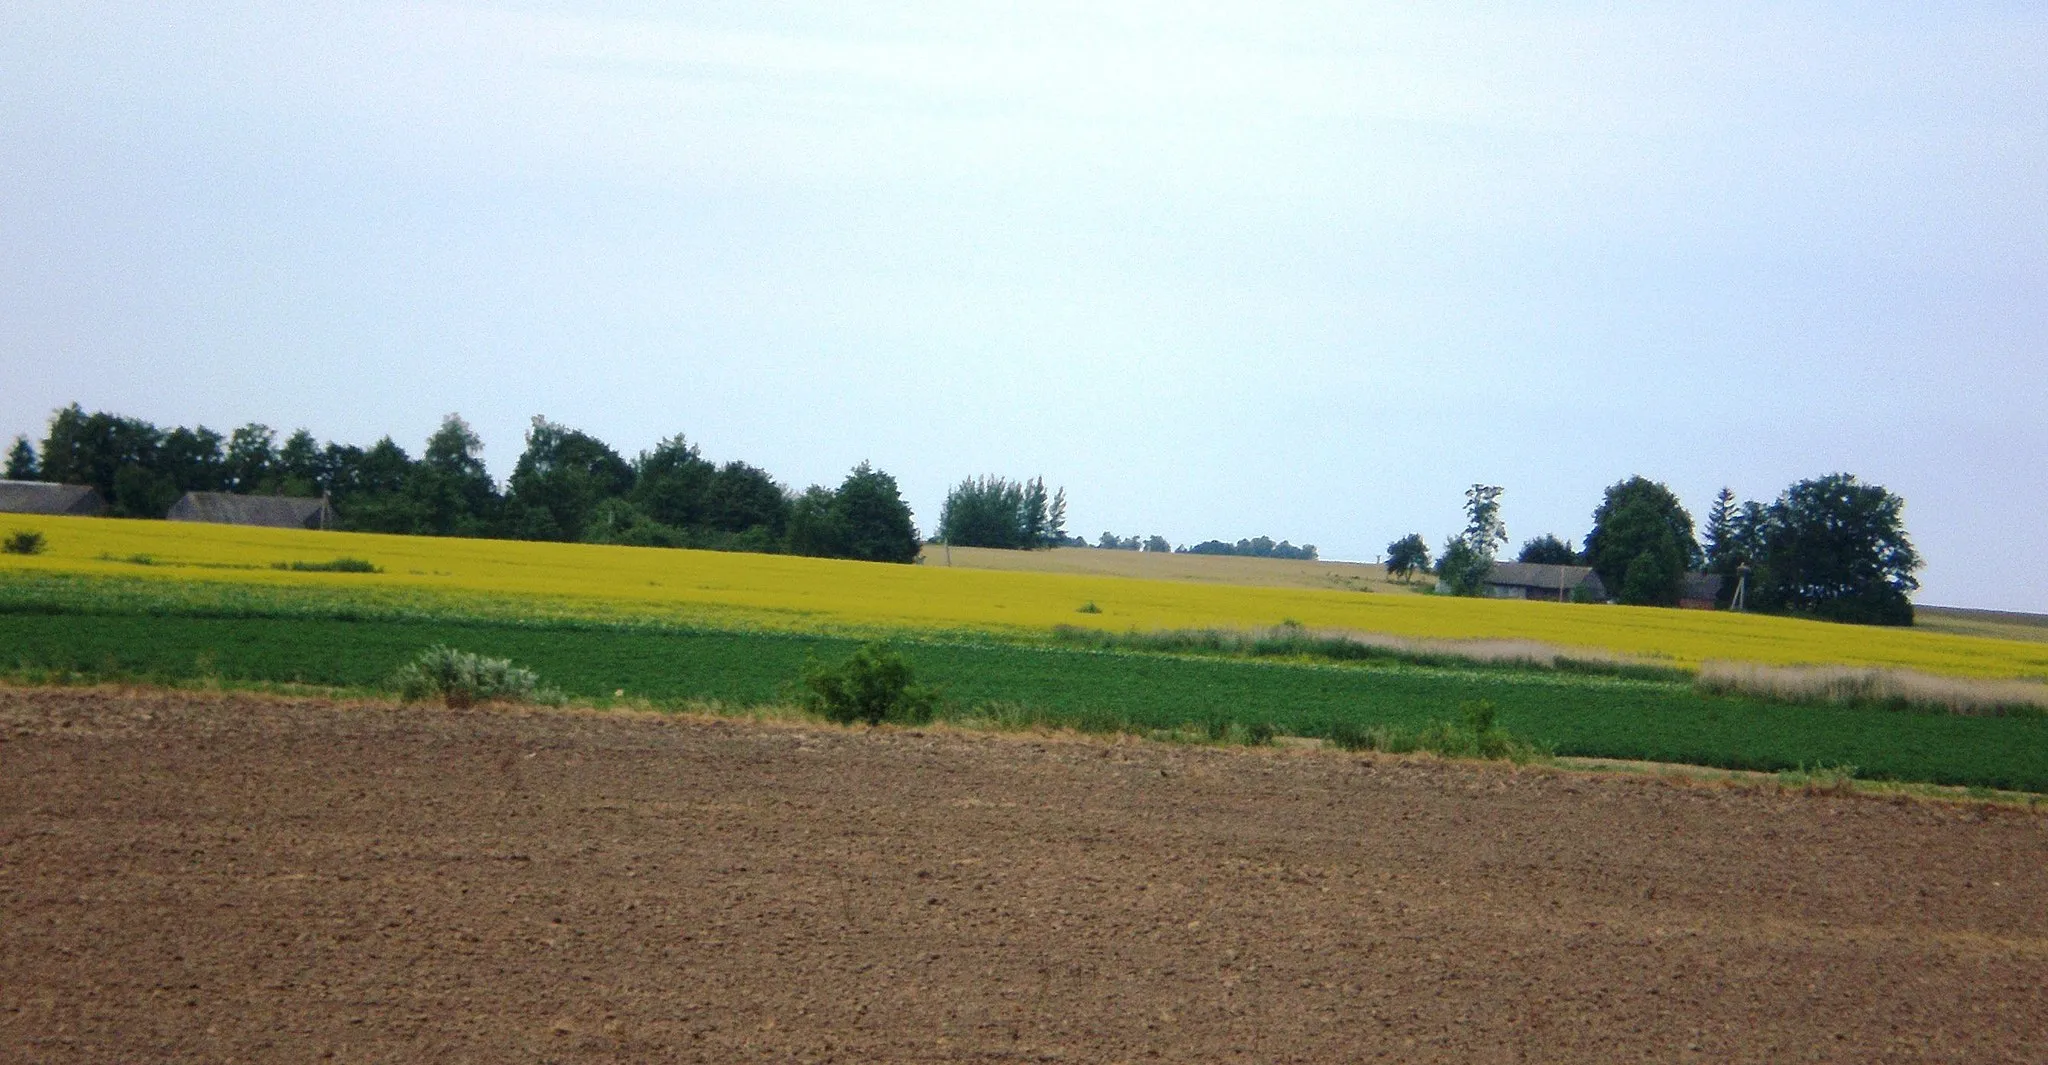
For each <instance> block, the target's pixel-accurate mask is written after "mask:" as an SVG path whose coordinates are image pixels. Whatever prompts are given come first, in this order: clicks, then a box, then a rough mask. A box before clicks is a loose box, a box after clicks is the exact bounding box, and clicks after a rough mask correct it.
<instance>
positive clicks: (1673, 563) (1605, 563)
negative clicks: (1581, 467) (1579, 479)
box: [1586, 476, 1700, 606]
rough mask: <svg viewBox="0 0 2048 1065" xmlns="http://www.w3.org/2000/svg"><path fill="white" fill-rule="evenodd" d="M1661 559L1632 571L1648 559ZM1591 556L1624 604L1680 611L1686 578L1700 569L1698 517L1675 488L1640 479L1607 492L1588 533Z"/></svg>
mask: <svg viewBox="0 0 2048 1065" xmlns="http://www.w3.org/2000/svg"><path fill="white" fill-rule="evenodd" d="M1646 553H1648V554H1652V555H1654V556H1656V557H1654V558H1652V559H1650V560H1649V561H1647V562H1645V563H1644V564H1643V565H1641V566H1637V567H1636V578H1635V580H1634V581H1633V582H1631V581H1630V579H1629V570H1630V567H1632V566H1635V564H1636V560H1637V559H1638V558H1640V557H1641V556H1643V555H1644V554H1646ZM1586 557H1587V559H1588V560H1590V562H1591V564H1592V567H1593V569H1594V571H1595V572H1597V573H1599V574H1600V580H1601V583H1603V584H1605V585H1606V586H1607V587H1608V588H1609V589H1611V590H1613V591H1614V592H1615V593H1616V594H1617V595H1618V596H1619V597H1620V599H1621V601H1622V602H1624V603H1632V604H1638V605H1649V606H1676V605H1678V594H1679V592H1680V591H1682V590H1683V589H1684V585H1685V573H1686V571H1687V570H1688V569H1691V568H1692V567H1693V566H1695V565H1697V564H1698V562H1699V558H1700V549H1699V545H1698V544H1697V543H1695V542H1694V541H1693V534H1692V515H1690V514H1688V513H1686V510H1685V507H1684V506H1682V505H1680V503H1679V502H1678V497H1677V496H1675V495H1673V494H1672V492H1671V489H1669V488H1666V487H1665V486H1663V485H1661V484H1658V483H1657V482H1655V481H1652V480H1649V479H1648V478H1645V477H1641V476H1636V477H1630V478H1629V479H1628V480H1626V481H1622V482H1619V483H1617V484H1615V485H1612V486H1610V487H1609V488H1608V489H1607V493H1606V495H1605V496H1604V497H1603V498H1602V499H1601V501H1600V506H1599V507H1598V508H1596V509H1595V510H1594V511H1593V531H1592V532H1589V533H1587V534H1586Z"/></svg>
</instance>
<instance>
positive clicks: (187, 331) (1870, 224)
mask: <svg viewBox="0 0 2048 1065" xmlns="http://www.w3.org/2000/svg"><path fill="white" fill-rule="evenodd" d="M1617 7H1618V6H1617V5H1611V4H1601V5H1585V6H1582V7H1573V6H1568V5H1548V4H1546V5H1527V6H1518V5H1484V6H1471V7H1463V8H1459V7H1452V6H1448V5H1431V6H1430V8H1429V10H1427V11H1426V12H1423V13H1417V12H1414V11H1411V10H1407V9H1405V8H1388V9H1384V10H1375V9H1372V8H1370V7H1367V6H1365V5H1360V4H1354V3H1342V4H1328V5H1318V4H1292V5H1276V4H1244V5H1218V6H1203V5H1188V4H1181V3H1173V4H1132V5H1105V4H1100V3H1089V4H1073V5H1057V4H1045V3H1033V4H1019V5H980V4H958V3H948V4H921V5H919V4H913V5H902V6H888V7H884V6H880V5H843V4H820V5H817V6H815V7H804V6H795V5H764V4H758V3H733V4H654V3H646V4H631V3H609V4H607V3H588V4H572V3H562V4H543V3H530V4H461V3H451V4H410V3H392V4H379V3H360V4H350V3H333V4H307V5H276V4H243V5H237V4H202V3H190V4H176V5H162V4H155V3H141V4H129V5H119V4H115V5H109V4H92V3H79V2H66V3H39V2H34V0H28V2H24V0H14V2H12V3H10V4H7V5H5V6H4V7H0V381H4V386H0V434H4V435H5V436H7V437H11V436H12V435H13V434H14V433H17V432H27V433H29V434H30V435H32V436H36V437H40V436H41V433H42V431H43V428H44V424H45V422H46V419H47V418H48V415H49V413H50V411H52V410H53V409H55V408H57V407H60V406H62V405H64V404H66V403H70V402H73V401H76V402H78V403H80V404H82V405H84V406H85V407H86V408H87V409H105V410H110V411H118V412H122V413H126V414H131V415H135V416H138V417H143V418H147V419H150V420H152V421H156V422H158V423H160V424H191V423H195V422H203V423H206V424H208V425H211V426H213V427H215V428H217V429H222V430H225V429H228V428H232V427H233V426H235V425H238V424H241V423H244V422H248V421H262V422H265V423H268V424H270V425H273V426H275V427H278V428H280V429H285V430H289V429H291V428H295V427H299V426H304V427H306V428H308V429H311V430H312V431H313V432H314V434H315V435H317V436H319V437H321V438H322V439H336V440H342V441H351V442H357V443H368V442H369V441H370V440H372V439H374V438H375V437H376V436H378V435H380V434H383V433H386V432H389V433H391V434H392V435H393V436H394V437H396V438H397V439H398V440H399V442H400V443H402V444H404V445H406V447H407V448H408V449H409V450H412V451H414V452H415V453H417V452H418V450H419V446H420V443H421V442H422V441H423V440H424V439H425V437H426V435H427V434H428V433H429V432H431V431H432V429H433V428H434V426H435V424H436V423H437V422H438V420H439V418H440V416H441V415H442V414H443V413H445V412H448V411H459V412H461V413H462V414H463V415H464V416H465V417H467V418H468V419H469V420H470V421H471V422H472V423H473V424H474V425H475V426H476V427H477V428H478V430H479V431H480V432H481V434H482V435H483V437H484V440H485V442H486V446H487V450H486V458H487V459H488V460H489V462H490V464H491V467H492V469H493V471H494V472H496V473H497V474H498V475H500V476H501V477H502V476H503V475H504V474H505V473H506V472H508V471H509V469H510V466H511V463H512V462H513V460H514V459H515V458H516V457H517V456H518V453H519V450H520V447H521V434H522V433H523V431H524V428H525V426H526V424H527V421H528V419H529V418H530V417H531V416H532V415H534V414H545V415H547V416H548V417H549V418H551V419H553V420H556V421H559V422H563V423H566V424H569V425H572V426H576V427H578V428H582V429H584V430H586V431H589V432H591V433H593V434H595V435H597V436H598V437H600V438H602V439H604V440H606V441H608V442H609V443H611V444H612V445H613V446H614V447H616V448H618V449H619V450H621V451H622V452H624V453H626V454H627V455H629V456H630V455H631V454H633V453H634V452H636V451H638V450H640V449H642V448H645V447H648V446H650V445H651V444H652V443H653V442H654V441H655V440H657V439H658V438H660V437H663V436H666V435H669V434H671V433H675V432H679V431H680V432H684V433H687V434H688V435H689V436H690V437H691V438H692V439H693V440H696V441H699V442H701V443H702V444H703V446H704V449H705V452H706V454H707V455H708V456H710V457H713V458H716V459H726V458H744V459H746V460H748V461H750V462H753V463H755V464H757V465H760V466H764V467H766V468H767V469H769V470H770V471H771V472H773V473H774V474H776V475H777V476H778V477H780V478H783V479H784V480H785V481H787V482H788V483H790V484H791V485H792V486H794V487H798V488H801V487H802V486H804V485H806V484H809V483H812V482H823V483H836V482H837V480H838V478H839V477H840V476H842V475H843V474H844V473H845V471H846V470H847V468H849V467H851V466H852V465H853V464H855V463H856V462H859V461H861V460H863V459H867V460H872V461H873V462H874V463H875V464H876V465H877V466H880V467H881V468H883V469H885V470H888V471H889V472H891V473H893V474H895V475H896V476H897V478H898V479H899V480H900V481H901V482H902V484H903V486H904V488H905V491H906V493H907V495H908V496H909V499H910V502H911V504H912V506H913V507H914V508H915V509H916V511H917V515H918V519H919V521H920V523H921V525H923V526H924V527H925V528H927V529H929V528H930V526H931V525H932V524H933V523H934V522H935V520H936V517H937V513H938V508H939V502H940V500H941V499H942V498H943V495H944V492H945V489H946V487H947V486H948V485H949V484H951V483H953V482H955V481H957V480H959V479H960V478H962V477H965V476H968V475H972V474H978V473H989V472H995V473H1003V474H1007V475H1010V476H1031V475H1036V474H1043V475H1044V476H1045V477H1046V479H1047V481H1048V482H1049V483H1053V484H1064V485H1066V486H1067V489H1068V494H1069V496H1070V498H1071V503H1072V508H1071V515H1070V517H1071V525H1072V527H1073V529H1074V531H1077V532H1080V533H1082V534H1084V535H1087V536H1089V537H1091V538H1092V537H1093V536H1094V535H1095V534H1096V533H1098V532H1100V531H1102V530H1103V529H1114V530H1116V531H1118V532H1123V533H1141V534H1149V533H1154V532H1157V533H1160V534H1163V535H1165V536H1166V537H1168V538H1169V539H1171V540H1174V541H1176V542H1183V543H1191V542H1194V541H1196V540H1200V539H1205V538H1209V537H1222V538H1225V539H1236V538H1238V537H1242V536H1252V535H1258V534H1262V533H1263V534H1267V535H1271V536H1273V537H1275V538H1276V539H1278V538H1282V537H1285V538H1287V539H1291V540H1294V541H1296V542H1303V541H1308V542H1313V543H1315V544H1318V545H1319V546H1320V547H1321V548H1322V550H1323V553H1324V555H1325V556H1326V557H1339V558H1357V559H1367V560H1370V559H1372V558H1374V557H1376V556H1377V555H1378V554H1379V553H1380V552H1381V551H1383V550H1384V547H1385V545H1386V544H1387V542H1388V541H1390V540H1392V539H1394V538H1396V537H1397V536H1400V535H1402V534H1404V533H1407V532H1411V531H1420V532H1422V533H1424V534H1425V535H1426V536H1427V537H1428V538H1429V540H1430V541H1431V542H1432V543H1433V544H1434V543H1440V542H1441V541H1442V539H1443V538H1444V536H1445V535H1447V534H1449V533H1450V532H1452V531H1454V530H1455V529H1456V528H1457V527H1458V526H1459V524H1460V514H1459V505H1460V503H1461V502H1462V493H1463V491H1464V489H1465V487H1466V486H1467V485H1469V484H1470V483H1472V482H1474V481H1484V482H1487V483H1493V484H1499V485H1503V486H1505V488H1506V494H1505V496H1504V499H1503V503H1504V516H1505V518H1506V520H1507V523H1508V528H1509V531H1510V533H1511V534H1512V535H1513V536H1514V539H1515V541H1516V542H1517V543H1519V542H1520V541H1521V540H1522V539H1525V538H1527V537H1529V536H1533V535H1536V534H1538V533H1543V532H1554V533H1557V534H1559V535H1561V536H1567V537H1572V538H1577V537H1580V536H1583V534H1584V532H1585V529H1586V526H1587V523H1588V518H1589V516H1590V514H1591V512H1592V510H1593V507H1594V506H1595V505H1596V504H1597V503H1598V501H1599V498H1600V493H1601V490H1602V489H1603V488H1604V487H1605V486H1606V485H1608V484H1610V483H1612V482H1614V481H1617V480H1620V479H1622V478H1624V477H1627V476H1629V475H1630V474H1635V473H1641V474H1644V475H1646V476H1649V477H1651V478H1654V479H1657V480H1661V481H1664V482H1666V483H1668V484H1670V485H1671V487H1672V488H1673V489H1674V490H1676V491H1677V492H1678V493H1679V494H1680V496H1681V497H1682V498H1684V500H1685V501H1686V503H1687V504H1688V505H1689V506H1690V507H1691V508H1692V510H1693V511H1694V514H1695V517H1697V518H1703V517H1704V511H1705V509H1706V507H1707V505H1708V503H1709V501H1710V500H1711V498H1712V496H1713V493H1714V492H1715V491H1716V490H1718V489H1719V488H1720V487H1721V486H1722V485H1724V484H1725V485H1728V486H1730V487H1732V488H1734V489H1735V491H1736V492H1737V493H1738V494H1740V495H1742V496H1744V497H1747V498H1759V499H1768V498H1770V497H1772V496H1774V495H1775V494H1776V493H1777V492H1778V491H1779V490H1780V489H1782V488H1783V487H1785V486H1786V485H1787V484H1789V483H1791V482H1792V481H1794V480H1796V479H1799V478H1802V477H1809V476H1818V475H1821V474H1826V473H1830V472H1835V471H1839V470H1846V471H1849V472H1853V473H1856V474H1858V475H1860V476H1861V477H1863V478H1864V479H1865V480H1868V481H1874V482H1876V483H1880V484H1883V485H1885V486H1887V487H1889V488H1891V489H1892V490H1893V491H1896V492H1898V493H1899V494H1901V495H1903V496H1904V497H1905V498H1906V500H1907V518H1908V525H1909V528H1910V530H1911V532H1912V534H1913V537H1914V539H1915V541H1916V542H1917V544H1918V545H1919V547H1920V548H1921V550H1922V553H1923V554H1925V555H1926V556H1927V558H1928V561H1929V565H1928V567H1927V569H1926V571H1925V572H1924V573H1923V574H1922V579H1923V581H1924V584H1925V587H1924V589H1923V591H1922V593H1921V595H1920V596H1919V600H1920V601H1921V602H1923V603H1940V604H1954V605H1967V606H1981V607H1990V608H2000V609H2015V610H2036V611H2040V610H2048V564H2044V560H2048V523H2044V522H2043V520H2042V519H2043V517H2044V507H2043V504H2042V499H2041V497H2042V490H2043V489H2044V487H2048V472H2044V469H2043V458H2044V456H2048V421H2044V418H2043V409H2044V399H2048V358H2044V348H2048V299H2044V297H2048V180H2044V179H2048V58H2044V57H2048V15H2044V14H2043V10H2042V9H2040V8H2039V7H2038V6H2030V5H2017V4H2015V5H1947V6H1943V7H1941V8H1939V9H1938V10H1932V9H1930V8H1929V7H1927V6H1924V5H1911V6H1908V5H1887V4H1872V3H1856V4H1842V5H1789V4H1769V5H1756V6H1733V5H1719V6H1708V5H1700V4H1671V5H1619V8H1620V9H1619V10H1617ZM855 9H857V10H855Z"/></svg>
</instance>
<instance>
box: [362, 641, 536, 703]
mask: <svg viewBox="0 0 2048 1065" xmlns="http://www.w3.org/2000/svg"><path fill="white" fill-rule="evenodd" d="M397 681H398V693H399V696H400V697H401V698H403V699H404V700H406V701H407V702H415V701H419V700H425V699H440V700H441V701H442V702H443V703H444V704H446V705H447V706H448V707H450V708H451V709H456V710H461V709H464V708H467V707H470V706H474V705H476V704H477V703H483V702H490V701H492V700H501V701H505V702H533V703H559V702H561V701H562V696H561V693H559V692H556V691H554V690H553V689H550V688H544V687H542V686H541V683H540V677H539V676H537V675H535V674H534V673H533V671H532V670H526V669H519V668H517V667H515V666H513V665H512V662H511V660H509V659H504V658H485V657H483V656H482V655H475V654H471V653H469V652H468V651H458V650H456V649H454V648H453V647H444V646H442V645H440V644H436V645H434V646H432V647H429V648H427V649H426V650H425V651H422V652H420V656H419V657H418V658H415V659H413V660H412V661H411V662H408V663H406V664H405V666H404V667H402V668H400V669H399V671H398V677H397Z"/></svg>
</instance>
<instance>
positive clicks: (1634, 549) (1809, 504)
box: [1386, 473, 1922, 625]
mask: <svg viewBox="0 0 2048 1065" xmlns="http://www.w3.org/2000/svg"><path fill="white" fill-rule="evenodd" d="M1500 495H1501V489H1500V487H1499V486H1497V485H1481V484H1475V485H1473V486H1472V487H1471V488H1470V489H1469V490H1467V492H1466V493H1465V513H1466V518H1467V521H1466V527H1465V529H1464V531H1463V532H1461V533H1459V534H1457V535H1455V536H1452V537H1450V538H1449V539H1447V540H1446V541H1445V543H1444V547H1443V549H1442V552H1441V553H1440V554H1439V555H1438V557H1437V558H1436V559H1435V561H1434V563H1433V564H1432V561H1431V558H1430V551H1429V546H1428V544H1427V542H1426V541H1425V540H1424V539H1423V538H1422V534H1420V533H1411V534H1409V535H1407V536H1404V537H1402V538H1401V539H1399V540H1396V541H1394V542H1393V543H1391V544H1388V545H1387V563H1386V565H1387V570H1388V572H1389V573H1391V574H1392V575H1394V576H1396V577H1400V578H1402V579H1404V580H1405V579H1408V578H1409V577H1411V576H1413V575H1414V574H1417V573H1429V572H1432V571H1433V572H1434V573H1435V574H1436V575H1437V577H1438V580H1439V582H1440V584H1441V586H1442V587H1443V589H1444V590H1445V591H1447V592H1449V593H1451V594H1454V595H1479V594H1481V593H1482V592H1483V591H1484V589H1485V583H1486V579H1487V577H1488V575H1489V574H1490V573H1491V572H1492V569H1493V564H1494V557H1495V552H1496V551H1497V550H1498V549H1499V548H1501V547H1505V546H1506V545H1507V544H1508V542H1509V540H1508V535H1507V527H1506V526H1505V525H1504V524H1502V523H1501V521H1500ZM1904 509H1905V500H1903V499H1901V498H1899V497H1898V496H1897V495H1894V494H1892V493H1891V492H1889V491H1886V490H1885V489H1884V488H1883V487H1881V486H1879V485H1873V484H1863V483H1861V482H1859V481H1858V480H1857V479H1856V477H1855V475H1853V474H1847V473H1835V474H1829V475H1827V476H1825V477H1816V478H1811V479H1808V480H1803V481H1799V482H1797V483H1795V484H1793V485H1791V486H1790V487H1788V488H1786V489H1785V490H1784V491H1783V492H1781V493H1780V494H1779V495H1778V497H1777V499H1775V500H1773V501H1771V502H1770V503H1761V502H1756V501H1750V502H1744V503H1740V504H1738V503H1736V501H1735V493H1734V492H1733V491H1732V490H1730V489H1727V488H1723V489H1722V490H1721V492H1720V494H1719V495H1718V496H1716V497H1715V500H1714V507H1713V509H1712V510H1711V511H1710V512H1709V514H1708V519H1707V525H1706V529H1705V531H1704V533H1705V535H1704V540H1705V542H1704V543H1702V542H1701V540H1700V539H1699V538H1697V537H1696V536H1695V534H1694V525H1693V518H1692V515H1691V514H1690V513H1689V512H1687V511H1686V509H1685V507H1684V505H1683V504H1681V503H1680V502H1679V501H1678V496H1677V495H1676V494H1675V493H1673V492H1672V491H1671V489H1670V488H1668V487H1666V486H1665V485H1663V484H1660V483H1658V482H1655V481H1652V480H1650V479H1649V478H1647V477H1642V476H1640V475H1638V476H1634V477H1630V478H1628V479H1627V480H1624V481H1620V482H1618V483H1616V484H1614V485H1611V486H1609V487H1608V489H1607V490H1606V492H1605V493H1604V494H1603V495H1602V497H1601V500H1600V504H1599V506H1598V507H1596V508H1595V509H1594V511H1593V523H1592V524H1593V527H1592V530H1591V531H1590V532H1588V533H1587V534H1586V538H1585V547H1584V549H1583V550H1574V549H1573V548H1572V546H1571V544H1570V542H1569V541H1566V540H1562V539H1559V538H1558V537H1557V536H1554V535H1548V534H1546V535H1543V536H1538V537H1535V538H1533V539H1530V540H1527V541H1524V542H1523V544H1522V548H1521V552H1520V554H1519V555H1518V556H1517V559H1516V561H1519V562H1535V563H1550V564H1561V565H1583V566H1588V567H1591V568H1592V570H1593V571H1594V572H1595V573H1597V574H1599V575H1600V581H1601V583H1602V584H1604V585H1605V586H1606V587H1607V590H1608V594H1609V595H1611V596H1613V597H1614V598H1615V599H1616V600H1618V601H1619V602H1622V603H1626V604H1633V605H1641V606H1676V605H1677V604H1678V602H1679V598H1680V596H1681V594H1682V593H1683V591H1684V589H1685V586H1686V582H1687V580H1688V578H1689V575H1690V574H1692V573H1695V572H1705V573H1709V574H1716V575H1719V576H1720V577H1721V578H1722V579H1721V582H1720V589H1719V591H1718V593H1717V596H1718V602H1717V605H1719V606H1722V607H1727V606H1728V605H1730V601H1731V598H1732V597H1733V596H1734V595H1735V594H1736V592H1737V590H1738V589H1741V590H1742V593H1743V595H1744V597H1745V600H1746V602H1745V604H1744V605H1745V607H1746V608H1747V609H1754V610H1760V611H1766V612H1772V613H1784V614H1798V615H1804V616H1808V617H1817V618H1824V619H1827V620H1832V621H1850V622H1861V623H1865V624H1877V625H1911V624H1912V623H1913V603H1912V600H1911V599H1910V598H1909V596H1910V594H1911V593H1912V592H1913V591H1915V590H1916V589H1918V588H1919V587H1920V582H1919V580H1918V579H1917V578H1915V577H1914V576H1913V574H1914V572H1915V571H1917V570H1919V569H1920V567H1921V565H1922V561H1921V558H1920V555H1919V553H1918V552H1917V551H1915V550H1914V548H1913V544H1912V541H1911V540H1910V539H1909V538H1908V537H1907V535H1906V529H1905V521H1904Z"/></svg>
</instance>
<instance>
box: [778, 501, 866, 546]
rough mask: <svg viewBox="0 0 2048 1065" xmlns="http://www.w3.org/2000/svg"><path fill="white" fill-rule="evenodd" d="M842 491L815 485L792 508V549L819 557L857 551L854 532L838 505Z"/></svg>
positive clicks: (790, 523) (790, 538) (790, 532)
mask: <svg viewBox="0 0 2048 1065" xmlns="http://www.w3.org/2000/svg"><path fill="white" fill-rule="evenodd" d="M838 500H839V494H838V493H837V492H834V491H832V490H831V489H829V488H822V487H819V486H818V485H812V486H811V487H809V488H808V489H805V490H804V494H803V495H800V496H798V497H797V498H796V501H795V502H794V503H792V504H790V508H789V550H790V552H791V553H792V554H798V555H814V556H816V557H818V558H845V557H847V555H848V554H849V553H850V552H851V551H852V550H853V548H852V541H853V531H852V530H851V529H849V528H847V525H846V516H845V515H844V514H843V513H842V512H841V511H840V509H839V507H838Z"/></svg>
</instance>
